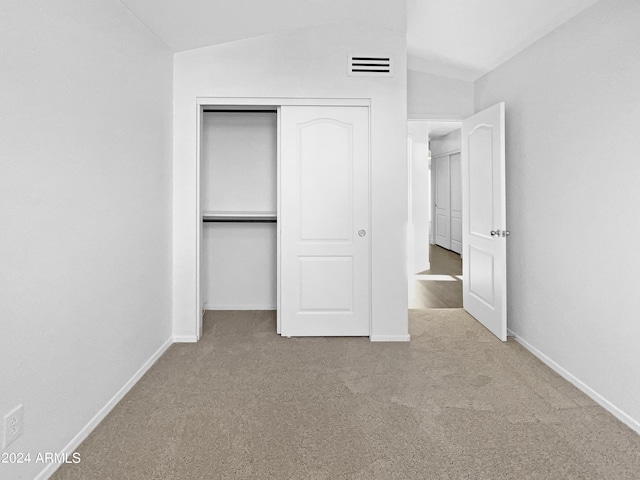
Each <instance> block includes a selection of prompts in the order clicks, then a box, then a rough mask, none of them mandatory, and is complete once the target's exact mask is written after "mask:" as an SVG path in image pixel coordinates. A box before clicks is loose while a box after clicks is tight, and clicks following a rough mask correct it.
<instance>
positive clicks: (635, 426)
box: [508, 330, 640, 434]
mask: <svg viewBox="0 0 640 480" xmlns="http://www.w3.org/2000/svg"><path fill="white" fill-rule="evenodd" d="M508 334H509V336H513V337H515V340H516V342H518V343H519V344H520V345H522V346H523V347H524V348H526V349H527V350H529V351H530V352H531V353H533V354H534V355H535V356H536V357H538V358H539V359H540V360H541V361H542V362H543V363H544V364H546V365H547V366H548V367H549V368H551V370H553V371H554V372H556V373H557V374H558V375H560V376H561V377H562V378H564V379H565V380H567V381H568V382H570V383H571V384H573V385H574V386H575V387H576V388H578V389H579V390H581V391H582V392H583V393H585V394H586V395H588V396H589V397H590V398H591V399H592V400H593V401H594V402H596V403H597V404H599V405H600V406H601V407H602V408H604V409H605V410H607V411H608V412H609V413H611V414H612V415H613V416H614V417H616V418H617V419H618V420H620V421H621V422H622V423H624V424H625V425H626V426H627V427H629V428H630V429H631V430H633V431H635V432H636V433H638V434H640V422H638V421H637V420H635V419H634V418H633V417H631V415H629V414H627V413H626V412H624V411H622V410H621V409H620V408H618V407H616V406H615V405H614V404H613V403H611V402H610V401H609V400H607V399H606V398H604V397H603V396H602V395H600V394H599V393H598V392H596V391H595V390H594V389H593V388H591V387H590V386H589V385H587V384H586V383H584V382H583V381H582V380H580V379H578V378H577V377H575V376H574V375H573V374H571V373H570V372H568V371H567V370H565V369H564V368H562V367H561V366H560V365H558V364H557V363H556V362H555V361H553V360H552V359H551V358H549V357H548V356H546V355H545V354H544V353H542V352H541V351H540V350H538V349H537V348H536V347H534V346H533V345H531V344H530V343H529V342H527V341H526V340H525V339H523V338H522V337H520V336H519V335H517V334H516V333H514V332H512V331H511V330H508Z"/></svg>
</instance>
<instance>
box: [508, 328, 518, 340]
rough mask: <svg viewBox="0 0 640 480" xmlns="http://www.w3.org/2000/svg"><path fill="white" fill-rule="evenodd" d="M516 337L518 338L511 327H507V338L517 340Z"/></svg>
mask: <svg viewBox="0 0 640 480" xmlns="http://www.w3.org/2000/svg"><path fill="white" fill-rule="evenodd" d="M515 336H516V334H515V333H514V332H513V330H511V329H510V328H509V327H507V337H514V338H515ZM516 340H517V339H516Z"/></svg>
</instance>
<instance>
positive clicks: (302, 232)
mask: <svg viewBox="0 0 640 480" xmlns="http://www.w3.org/2000/svg"><path fill="white" fill-rule="evenodd" d="M280 132H281V137H280V138H281V166H280V182H281V183H280V192H281V203H280V214H279V218H278V223H279V228H280V229H281V230H280V242H281V250H280V266H281V267H280V268H281V275H280V282H281V283H280V296H281V297H280V315H281V334H282V335H284V336H347V335H355V336H368V335H369V333H370V331H369V330H370V328H369V305H370V298H369V235H370V234H369V112H368V108H366V107H328V106H312V107H310V106H304V107H303V106H286V107H282V110H281V130H280Z"/></svg>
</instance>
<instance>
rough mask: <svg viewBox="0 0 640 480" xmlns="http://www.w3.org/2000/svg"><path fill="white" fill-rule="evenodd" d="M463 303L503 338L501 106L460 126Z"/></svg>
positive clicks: (505, 233) (504, 251)
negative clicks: (462, 207)
mask: <svg viewBox="0 0 640 480" xmlns="http://www.w3.org/2000/svg"><path fill="white" fill-rule="evenodd" d="M462 201H463V206H464V211H465V214H464V215H463V222H462V244H463V262H462V274H463V278H464V281H463V290H462V294H463V305H464V309H465V310H466V311H468V312H469V313H470V314H471V315H473V316H474V317H475V318H476V319H477V320H478V321H479V322H480V323H482V324H483V325H484V326H485V327H486V328H487V329H488V330H489V331H491V332H492V333H493V334H494V335H496V336H497V337H498V338H499V339H500V340H503V341H505V340H506V339H507V245H506V243H507V238H506V237H507V236H508V235H509V233H508V231H507V230H506V192H505V126H504V103H499V104H497V105H494V106H492V107H490V108H487V109H486V110H483V111H482V112H479V113H477V114H475V115H473V116H472V117H470V118H468V119H467V120H465V121H464V122H463V123H462Z"/></svg>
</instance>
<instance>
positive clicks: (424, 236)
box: [408, 120, 463, 309]
mask: <svg viewBox="0 0 640 480" xmlns="http://www.w3.org/2000/svg"><path fill="white" fill-rule="evenodd" d="M461 127H462V122H461V121H455V120H447V121H432V120H409V123H408V134H409V144H408V146H409V148H408V156H409V162H410V165H409V171H410V172H411V175H410V188H409V191H410V194H409V198H410V200H409V204H410V206H409V219H410V232H409V237H410V245H409V251H410V255H409V258H410V261H409V265H408V273H409V308H410V309H425V308H462V306H463V302H462V258H461V256H460V253H461V252H462V183H461V182H462V178H461V170H460V147H461V130H460V129H461ZM425 256H426V258H427V261H426V262H425V261H423V258H424V257H425Z"/></svg>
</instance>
